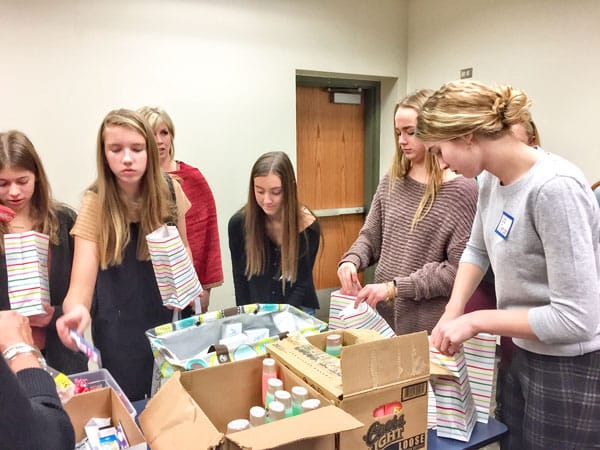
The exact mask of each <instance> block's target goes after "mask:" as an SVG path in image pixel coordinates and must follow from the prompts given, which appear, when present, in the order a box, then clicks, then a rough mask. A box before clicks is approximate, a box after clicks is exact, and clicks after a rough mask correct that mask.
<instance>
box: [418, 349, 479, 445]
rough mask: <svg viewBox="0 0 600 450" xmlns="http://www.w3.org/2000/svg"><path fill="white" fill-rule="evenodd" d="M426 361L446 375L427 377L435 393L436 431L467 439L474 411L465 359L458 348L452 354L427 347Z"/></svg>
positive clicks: (440, 434) (473, 424)
mask: <svg viewBox="0 0 600 450" xmlns="http://www.w3.org/2000/svg"><path fill="white" fill-rule="evenodd" d="M429 358H430V362H431V363H433V364H436V365H437V366H440V367H442V368H444V369H446V371H447V372H448V375H436V376H432V377H431V385H432V386H433V391H434V393H435V403H436V419H437V435H438V436H439V437H446V438H452V439H457V440H459V441H464V442H467V441H468V440H469V439H471V433H472V432H473V428H475V422H476V420H477V412H476V410H475V402H474V400H473V395H472V393H471V387H470V385H469V379H468V373H467V361H466V359H465V355H464V352H463V350H462V348H461V349H460V350H459V351H458V352H456V353H455V354H454V355H452V356H446V355H442V354H441V353H440V352H438V351H437V349H435V348H433V347H430V349H429Z"/></svg>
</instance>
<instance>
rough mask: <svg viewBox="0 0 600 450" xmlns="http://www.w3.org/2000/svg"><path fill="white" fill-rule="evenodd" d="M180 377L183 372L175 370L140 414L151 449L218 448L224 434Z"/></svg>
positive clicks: (141, 423)
mask: <svg viewBox="0 0 600 450" xmlns="http://www.w3.org/2000/svg"><path fill="white" fill-rule="evenodd" d="M180 377H181V373H180V372H175V374H173V376H172V377H171V378H170V379H169V380H168V381H167V383H165V384H164V385H163V386H162V387H161V389H160V390H159V391H158V392H157V393H156V395H155V396H154V397H152V398H151V399H150V400H149V401H148V404H147V405H146V408H145V409H144V411H143V412H142V413H141V414H140V416H139V421H140V425H141V427H142V430H143V431H144V435H145V436H146V440H147V442H148V445H149V446H150V448H152V450H171V449H174V448H199V449H211V448H217V446H218V445H219V444H220V443H221V442H222V441H223V433H220V432H219V431H218V430H217V429H216V428H215V427H214V426H213V424H212V423H211V422H210V420H209V419H208V417H206V414H204V412H203V411H202V410H201V409H200V408H199V407H198V405H197V404H196V402H195V401H194V399H192V397H191V396H190V395H189V394H188V393H187V391H186V389H185V388H184V387H183V386H182V384H181V380H180ZM199 431H201V432H199Z"/></svg>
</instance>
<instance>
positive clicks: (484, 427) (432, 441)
mask: <svg viewBox="0 0 600 450" xmlns="http://www.w3.org/2000/svg"><path fill="white" fill-rule="evenodd" d="M507 431H508V428H506V425H504V424H503V423H502V422H498V421H497V420H496V419H494V418H493V417H490V418H489V421H488V423H480V422H476V424H475V428H474V429H473V433H472V434H471V439H470V440H469V442H462V441H457V440H456V439H448V438H440V437H437V435H436V430H428V431H427V449H428V450H471V449H477V448H481V447H484V446H486V445H488V444H490V443H492V442H496V441H499V440H500V438H501V437H502V436H504V435H505V434H506V432H507Z"/></svg>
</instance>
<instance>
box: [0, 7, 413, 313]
mask: <svg viewBox="0 0 600 450" xmlns="http://www.w3.org/2000/svg"><path fill="white" fill-rule="evenodd" d="M406 11H407V3H406V2H405V1H396V0H377V2H366V1H362V0H328V1H319V0H302V1H296V0H211V1H208V0H170V1H158V0H120V1H114V0H107V1H102V2H101V1H89V0H80V1H77V0H52V1H46V0H37V1H36V0H29V1H20V0H14V1H7V0H0V55H2V57H1V61H2V62H1V63H0V67H1V70H0V99H2V105H3V107H2V108H0V129H1V130H7V129H10V128H16V129H20V130H23V131H24V132H26V133H27V134H28V135H29V136H30V138H31V139H32V141H33V142H34V144H35V145H36V147H37V149H38V151H39V152H40V154H41V156H42V159H43V161H44V164H45V166H46V169H47V171H48V172H49V177H50V180H51V182H52V185H53V187H54V191H55V194H56V197H57V198H58V199H60V200H63V201H66V202H68V203H70V204H71V205H73V206H75V207H78V205H79V202H80V198H81V194H82V192H83V190H84V189H85V187H86V186H87V185H88V184H89V183H90V182H91V181H92V180H93V178H94V176H95V139H96V132H97V129H98V126H99V124H100V122H101V120H102V117H103V116H104V115H105V114H106V113H107V112H108V111H109V110H111V109H113V108H117V107H128V108H138V107H139V106H142V105H144V104H150V105H159V106H162V107H164V108H165V109H166V110H167V111H168V112H169V113H170V114H171V116H172V118H173V120H174V122H175V125H176V131H177V136H176V139H175V142H176V152H177V157H178V158H179V159H181V160H184V161H186V162H188V163H190V164H193V165H195V166H197V167H199V168H200V169H201V170H202V172H203V173H204V175H205V176H206V178H207V179H208V181H209V183H210V185H211V187H212V189H213V192H214V194H215V198H216V202H217V210H218V213H219V230H220V233H221V241H222V242H221V246H222V250H223V263H224V267H223V268H224V272H225V285H224V286H223V287H221V288H219V289H218V290H216V291H215V292H214V295H213V297H212V299H213V307H223V306H230V305H232V304H233V302H234V300H233V285H232V280H231V268H230V262H229V261H230V257H229V249H228V246H227V245H228V244H227V220H228V218H229V217H230V216H231V214H233V212H234V211H235V210H237V209H238V208H239V207H240V206H241V205H242V204H243V202H244V199H245V197H246V195H247V182H248V181H247V178H248V176H249V171H250V166H251V164H252V162H253V161H254V160H255V159H256V158H257V157H258V156H259V155H260V154H261V153H263V152H265V151H269V150H283V151H286V152H288V153H289V154H290V156H291V157H292V159H295V151H296V150H295V145H296V136H295V135H296V123H295V89H294V86H295V75H296V72H297V71H301V72H303V73H313V72H324V73H337V74H342V75H344V76H349V75H356V76H360V77H362V78H367V79H376V80H381V81H382V83H383V85H382V95H383V98H382V104H383V108H384V109H383V112H382V116H383V117H384V118H386V119H385V120H384V122H385V124H386V125H387V124H389V121H388V120H387V118H389V117H390V116H391V114H392V108H393V104H394V102H395V101H396V99H397V98H398V97H399V96H401V95H403V94H404V86H405V85H406V79H405V73H406V68H405V64H406V45H407V43H406V36H407V34H406V20H407V18H406ZM389 128H390V127H384V128H383V129H382V135H381V144H382V148H383V149H385V150H384V151H382V156H381V161H382V166H383V167H387V165H388V162H389V159H390V158H391V154H392V151H393V143H392V140H391V130H390V129H389Z"/></svg>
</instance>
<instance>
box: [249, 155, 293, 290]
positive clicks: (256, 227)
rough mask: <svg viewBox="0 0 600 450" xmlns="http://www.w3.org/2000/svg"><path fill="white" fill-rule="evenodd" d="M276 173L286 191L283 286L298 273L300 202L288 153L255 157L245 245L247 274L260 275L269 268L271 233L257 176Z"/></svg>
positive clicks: (283, 204) (282, 262) (283, 235)
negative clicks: (257, 191)
mask: <svg viewBox="0 0 600 450" xmlns="http://www.w3.org/2000/svg"><path fill="white" fill-rule="evenodd" d="M269 174H274V175H277V176H278V177H279V178H280V180H281V187H282V190H283V201H282V205H281V208H282V214H281V216H282V222H283V226H282V228H283V232H282V239H281V262H280V267H281V278H282V285H283V286H284V287H285V282H286V281H290V282H291V283H295V282H296V279H297V276H298V252H299V249H298V247H299V246H298V230H299V223H300V217H301V216H300V214H301V205H300V203H299V202H298V190H297V187H296V177H295V175H294V168H293V167H292V163H291V161H290V159H289V158H288V156H287V155H286V154H285V153H283V152H269V153H265V154H263V155H262V156H260V157H259V158H258V160H256V162H255V163H254V166H252V171H251V172H250V184H249V188H248V201H247V203H246V206H244V209H243V210H244V224H245V225H244V228H245V248H246V271H245V274H246V277H248V278H250V277H252V276H255V275H260V274H262V273H264V272H265V270H266V268H267V247H268V239H269V238H268V236H267V230H266V214H265V213H264V211H263V210H262V208H261V207H260V206H259V205H258V203H257V202H256V197H255V195H254V178H256V177H262V176H267V175H269Z"/></svg>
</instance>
